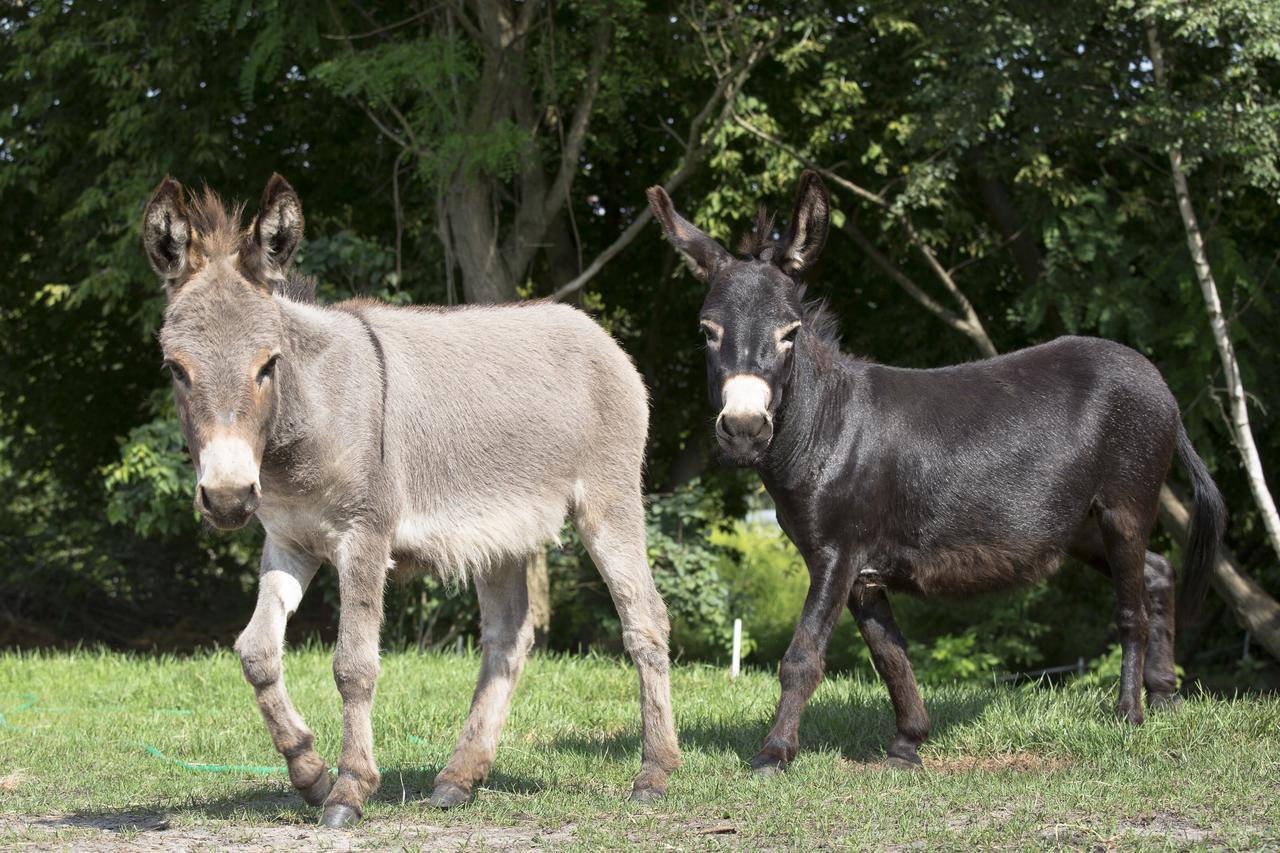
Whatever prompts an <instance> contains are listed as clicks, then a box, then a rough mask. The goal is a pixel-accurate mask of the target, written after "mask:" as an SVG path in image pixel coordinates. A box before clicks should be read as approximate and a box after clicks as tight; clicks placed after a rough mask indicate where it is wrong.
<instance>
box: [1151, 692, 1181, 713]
mask: <svg viewBox="0 0 1280 853" xmlns="http://www.w3.org/2000/svg"><path fill="white" fill-rule="evenodd" d="M1147 707H1148V708H1150V709H1151V710H1152V711H1160V712H1161V713H1167V712H1169V711H1176V710H1178V709H1179V708H1181V707H1182V697H1181V696H1179V695H1178V694H1177V693H1148V694H1147Z"/></svg>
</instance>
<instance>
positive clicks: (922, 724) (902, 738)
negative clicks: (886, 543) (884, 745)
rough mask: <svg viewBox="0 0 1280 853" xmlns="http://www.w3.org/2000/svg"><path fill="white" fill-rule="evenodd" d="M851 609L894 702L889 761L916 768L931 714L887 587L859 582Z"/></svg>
mask: <svg viewBox="0 0 1280 853" xmlns="http://www.w3.org/2000/svg"><path fill="white" fill-rule="evenodd" d="M849 609H850V611H852V612H853V618H854V620H855V621H856V622H857V623H858V630H859V631H861V632H862V637H863V639H864V640H866V641H867V648H869V649H870V650H871V660H872V662H873V663H874V664H875V667H876V672H878V673H880V678H881V679H882V680H883V681H884V685H885V688H886V689H888V691H889V699H890V700H891V701H892V702H893V713H894V717H895V718H896V722H897V728H898V732H897V735H896V736H895V737H894V739H893V742H892V743H890V744H889V749H888V758H887V761H886V763H887V764H888V765H889V766H890V767H894V768H897V769H900V770H914V769H916V768H918V767H920V766H921V761H920V754H919V753H918V752H917V750H918V749H919V747H920V744H922V743H924V741H925V738H927V737H928V736H929V715H928V713H927V712H926V711H925V708H924V702H923V700H921V698H920V688H919V686H918V685H917V684H916V676H915V673H914V672H913V671H912V669H911V661H910V660H909V659H908V658H907V642H906V640H904V639H903V637H902V632H901V631H899V630H898V623H897V622H896V621H894V618H893V610H892V609H891V608H890V607H889V597H888V596H887V595H885V591H884V587H881V586H872V585H870V584H867V583H865V582H859V583H858V584H857V585H855V586H854V588H853V594H852V595H851V596H849Z"/></svg>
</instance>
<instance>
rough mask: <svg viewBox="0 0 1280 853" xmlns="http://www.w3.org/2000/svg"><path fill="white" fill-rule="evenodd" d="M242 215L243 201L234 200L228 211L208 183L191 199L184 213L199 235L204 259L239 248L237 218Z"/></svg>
mask: <svg viewBox="0 0 1280 853" xmlns="http://www.w3.org/2000/svg"><path fill="white" fill-rule="evenodd" d="M243 215H244V203H243V202H237V203H236V204H234V205H232V206H231V208H230V209H229V210H228V209H227V206H226V204H225V203H223V201H222V199H221V198H220V197H219V196H218V194H217V193H215V192H214V191H213V190H211V189H209V187H208V186H205V187H204V189H203V190H202V191H201V192H200V194H199V195H197V196H196V197H195V198H193V199H192V200H191V205H190V207H189V208H188V210H187V216H188V218H189V219H190V221H191V226H192V227H193V228H195V230H196V233H197V234H199V235H200V250H201V252H203V253H204V255H205V257H206V258H208V259H209V260H210V261H214V260H218V259H219V258H225V257H227V256H229V255H233V254H235V253H236V252H238V251H240V239H241V230H240V218H241V217H242V216H243Z"/></svg>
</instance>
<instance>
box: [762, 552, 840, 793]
mask: <svg viewBox="0 0 1280 853" xmlns="http://www.w3.org/2000/svg"><path fill="white" fill-rule="evenodd" d="M809 574H810V582H809V594H808V595H807V596H806V597H805V600H804V610H803V611H802V612H801V614H800V624H798V625H797V626H796V632H795V635H794V636H793V637H792V638H791V645H790V646H789V647H788V648H787V653H786V654H785V655H783V656H782V666H781V667H779V669H778V680H779V681H780V682H781V683H782V695H781V696H780V697H779V699H778V712H777V714H776V715H775V717H774V720H773V727H772V728H770V729H769V734H768V736H767V737H766V738H765V741H764V745H763V746H761V747H760V751H759V752H758V753H756V755H755V756H754V757H753V758H752V759H751V768H752V769H753V770H755V771H756V772H757V773H761V774H765V775H768V774H773V773H776V772H778V771H781V770H786V769H787V765H788V764H790V763H791V761H792V760H793V759H795V757H796V753H797V752H798V751H799V749H800V715H801V714H802V713H803V712H804V706H805V705H806V704H807V703H808V702H809V697H810V696H812V695H813V691H815V690H817V689H818V684H819V683H821V681H822V676H823V672H824V670H825V658H826V654H827V643H829V642H830V641H831V632H832V631H833V630H834V629H835V626H836V621H837V620H838V619H839V618H840V612H841V611H842V610H843V609H844V606H845V603H846V602H847V601H848V600H849V592H850V589H851V588H852V586H853V578H854V575H855V572H854V571H853V570H852V568H851V567H850V566H849V565H847V564H845V565H841V564H840V562H839V561H837V560H833V561H831V562H830V563H828V564H827V565H825V566H822V567H820V568H819V569H818V570H815V569H814V567H813V566H812V565H810V567H809Z"/></svg>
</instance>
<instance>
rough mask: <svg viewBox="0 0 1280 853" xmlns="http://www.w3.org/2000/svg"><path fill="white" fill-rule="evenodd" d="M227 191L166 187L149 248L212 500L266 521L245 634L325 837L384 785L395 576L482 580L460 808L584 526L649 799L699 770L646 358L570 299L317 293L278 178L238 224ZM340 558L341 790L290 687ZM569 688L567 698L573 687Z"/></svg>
mask: <svg viewBox="0 0 1280 853" xmlns="http://www.w3.org/2000/svg"><path fill="white" fill-rule="evenodd" d="M239 220H240V212H239V209H236V210H234V211H231V212H230V213H228V211H227V210H225V209H224V208H223V206H222V204H221V203H220V202H219V201H218V200H217V199H216V198H215V197H214V196H212V195H211V194H209V193H206V194H205V195H204V197H203V198H200V199H198V200H196V201H195V202H194V203H193V204H191V205H188V204H187V202H186V199H185V195H184V193H183V190H182V187H180V186H179V185H178V183H177V182H176V181H174V180H172V179H165V180H164V181H163V182H162V183H161V184H160V186H159V187H157V188H156V191H155V194H154V195H153V196H152V198H151V202H150V204H148V205H147V210H146V214H145V217H144V219H143V238H144V240H145V243H146V249H147V255H148V256H149V257H150V259H151V263H152V265H153V266H154V267H155V269H156V272H158V273H159V274H160V276H161V278H162V279H163V280H164V283H165V286H166V290H167V292H168V295H169V304H168V307H167V308H166V309H165V320H164V328H163V329H162V330H161V332H160V343H161V346H162V347H163V349H164V356H165V361H166V363H167V364H168V366H169V369H170V370H171V371H172V373H173V390H174V396H175V397H176V399H177V403H178V415H179V417H180V418H181V421H182V431H183V433H184V435H185V436H186V439H187V446H188V447H189V448H190V450H191V456H192V459H193V460H194V461H195V463H196V483H195V503H196V508H197V509H199V511H200V512H201V513H203V514H204V515H205V517H206V518H208V519H209V520H210V521H211V522H212V523H213V524H214V525H215V526H217V527H220V528H234V527H241V526H243V525H245V524H246V523H248V521H249V519H250V518H251V517H252V516H253V515H254V514H255V513H256V514H257V516H258V519H259V520H260V521H261V522H262V526H263V528H264V529H265V530H266V534H267V535H266V542H265V544H264V546H263V550H262V573H261V576H260V579H259V584H258V606H257V609H255V610H254V613H253V618H252V619H251V620H250V621H249V625H248V627H247V628H245V630H244V633H243V634H241V635H240V639H239V640H237V641H236V650H237V651H238V652H239V653H240V660H241V663H242V665H243V667H244V674H245V678H247V679H248V681H249V683H250V684H251V685H253V689H254V692H255V693H256V695H257V699H258V707H259V709H260V710H261V711H262V716H263V718H264V719H265V720H266V723H267V728H268V729H269V730H270V732H271V738H272V740H273V741H274V743H275V745H276V748H277V749H279V750H280V752H281V753H282V754H283V755H284V757H285V758H286V759H287V760H288V763H289V776H290V778H291V779H292V780H293V784H294V786H295V787H296V788H298V789H299V790H300V791H302V794H303V796H304V797H305V798H306V800H307V802H309V803H311V804H313V805H320V804H321V803H323V804H324V823H325V825H326V826H341V825H344V824H347V823H351V822H353V821H354V820H356V819H358V818H359V816H360V809H361V807H362V805H363V803H364V800H365V798H366V797H367V796H369V794H371V793H372V792H373V791H375V790H376V789H377V787H378V781H379V776H378V769H377V765H376V764H375V763H374V759H373V727H372V722H371V719H370V715H371V711H372V705H373V693H374V685H375V683H376V681H377V677H378V630H379V626H380V625H381V622H382V591H383V585H384V582H385V579H386V575H387V573H388V571H390V570H402V571H415V570H426V571H434V572H436V573H439V574H445V575H448V576H451V577H452V578H453V579H454V580H458V581H461V580H463V579H464V578H467V577H470V578H471V579H472V580H474V582H475V585H476V593H477V597H478V598H479V601H480V622H481V631H482V640H483V642H484V659H483V663H482V664H481V667H480V679H479V682H478V684H477V685H476V691H475V696H474V698H473V699H472V701H471V714H470V716H469V717H468V718H467V723H466V725H465V726H464V727H463V729H462V734H461V735H460V736H459V738H458V745H457V748H456V749H455V750H454V753H453V757H452V758H450V759H449V763H448V764H447V765H446V766H445V768H444V769H443V770H441V771H440V774H439V775H438V776H437V777H436V781H435V789H434V791H432V794H431V799H430V801H429V802H430V803H431V805H435V806H442V807H448V806H453V805H457V804H459V803H461V802H464V801H465V800H466V799H467V798H468V797H469V796H470V794H471V789H472V786H473V785H475V784H476V783H477V782H479V781H480V780H481V779H483V778H484V776H485V774H486V773H487V772H488V770H489V766H490V765H491V764H492V763H493V759H494V755H495V753H496V751H497V748H498V737H499V734H500V733H501V731H502V724H503V721H504V720H505V719H506V716H507V710H508V708H509V707H510V705H511V696H512V693H513V692H514V691H515V686H516V680H517V679H518V678H519V677H520V670H521V667H522V666H523V665H524V661H525V657H526V655H527V653H528V651H529V647H530V646H531V645H532V643H533V624H532V621H531V620H530V616H529V603H528V589H527V587H526V585H525V584H526V579H525V570H524V566H525V561H526V559H527V557H528V555H529V554H530V553H531V552H532V551H533V550H534V549H535V548H539V547H542V546H543V544H544V543H546V542H547V541H548V540H551V539H554V538H555V536H556V535H557V534H558V533H559V532H560V529H561V526H562V525H563V523H564V519H565V516H566V515H568V516H571V517H572V518H573V520H574V524H575V525H576V526H577V528H578V532H579V533H580V534H581V535H582V541H583V542H584V543H585V544H586V546H587V548H588V550H589V551H590V553H591V557H592V559H593V560H594V561H595V564H596V566H597V568H598V569H599V570H600V573H601V575H602V576H603V577H604V579H605V582H606V584H607V585H608V587H609V591H610V592H611V593H612V595H613V599H614V604H615V606H616V607H617V608H618V616H619V618H620V620H621V622H622V639H623V644H624V646H625V647H626V649H627V651H628V652H629V653H630V654H631V657H632V659H633V660H634V661H635V664H636V668H637V669H638V670H639V671H640V703H641V718H642V720H643V724H644V748H643V754H642V763H641V767H640V773H639V775H637V776H636V778H635V782H634V784H633V786H632V798H633V799H636V800H646V799H650V798H652V797H656V796H659V795H661V794H662V793H663V792H664V791H665V790H666V786H667V776H668V774H669V773H670V772H671V771H672V770H673V769H674V768H675V766H676V765H677V764H679V761H680V753H679V750H678V749H677V747H676V734H675V727H674V726H673V724H672V719H671V698H670V689H669V686H668V654H667V611H666V608H665V607H664V606H663V603H662V599H661V598H660V597H659V596H658V592H657V589H656V588H655V587H654V584H653V577H652V575H651V574H650V572H649V565H648V562H647V559H646V554H645V528H644V504H643V501H642V496H641V489H642V484H641V466H642V464H643V461H644V445H645V434H646V432H647V430H648V420H649V410H648V402H647V399H646V396H645V390H644V385H643V383H642V382H641V381H640V376H639V374H638V373H636V369H635V367H634V366H633V365H632V364H631V361H630V360H629V359H628V358H627V356H626V354H625V353H623V351H622V350H621V348H619V347H618V345H617V344H616V343H614V341H613V339H612V338H610V337H609V335H608V334H607V333H606V332H605V331H604V330H603V329H601V328H600V326H599V325H598V324H597V323H595V322H594V321H593V320H592V319H591V318H590V317H588V316H586V315H585V314H583V313H582V312H580V311H576V310H574V309H572V308H569V307H567V306H564V305H554V304H550V303H526V304H521V305H504V306H490V307H468V308H460V309H456V310H455V309H412V308H396V307H392V306H390V305H382V304H379V303H375V302H354V303H343V304H341V305H335V306H328V307H326V306H320V305H315V304H313V301H314V300H313V299H312V288H310V287H309V286H308V285H307V283H306V282H305V281H303V280H301V279H299V278H298V276H297V275H296V273H292V272H291V270H290V267H289V262H290V259H291V257H292V256H293V253H294V250H295V249H296V248H297V246H298V242H299V241H300V240H301V238H302V206H301V204H300V203H299V201H298V197H297V195H296V194H295V193H294V191H293V189H292V188H290V186H289V185H288V184H287V183H286V182H285V181H284V179H283V178H281V177H280V176H279V175H276V176H274V177H273V178H272V180H271V182H270V183H269V184H268V185H267V189H266V192H265V193H264V195H263V197H262V207H261V210H259V212H258V216H257V217H256V218H255V219H254V220H253V222H252V223H251V224H250V225H249V227H248V228H247V229H243V230H242V229H241V227H240V221H239ZM322 562H327V563H331V564H332V565H333V566H334V567H335V568H336V569H337V572H338V586H339V592H340V598H341V613H340V615H339V620H338V643H337V648H336V649H335V650H334V656H333V674H334V678H335V680H336V681H337V684H338V691H339V693H341V694H342V754H341V757H340V758H339V759H338V776H337V779H336V781H332V782H331V780H330V777H329V773H328V771H327V769H326V767H325V763H324V760H323V759H321V758H320V756H319V755H318V754H316V750H315V739H314V738H313V737H312V734H311V731H310V729H308V728H307V726H306V724H305V723H304V722H303V721H302V717H301V716H299V714H298V712H297V711H295V710H294V708H293V704H292V703H291V702H290V701H289V695H288V693H286V692H285V687H284V671H283V668H282V659H281V653H282V650H283V646H284V636H285V623H286V621H288V619H289V617H290V616H292V615H293V612H294V610H295V609H296V608H297V607H298V603H299V601H301V599H302V595H303V593H304V592H305V591H306V588H307V585H308V584H309V583H310V582H311V578H312V577H313V576H314V575H315V573H316V570H317V569H319V567H320V564H321V563H322ZM565 701H571V699H570V697H565Z"/></svg>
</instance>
